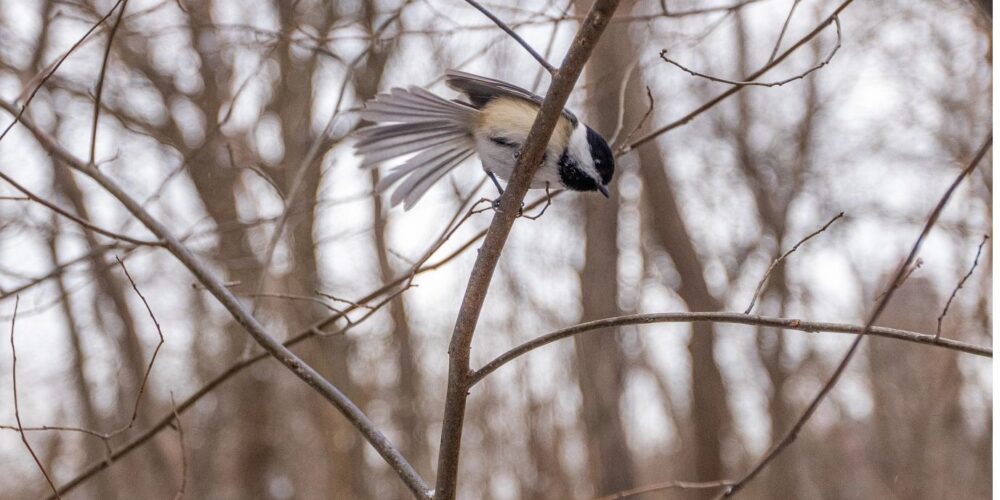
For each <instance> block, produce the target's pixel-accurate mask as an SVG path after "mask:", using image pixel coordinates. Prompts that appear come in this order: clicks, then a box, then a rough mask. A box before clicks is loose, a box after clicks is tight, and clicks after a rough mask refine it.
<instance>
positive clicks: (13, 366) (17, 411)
mask: <svg viewBox="0 0 1000 500" xmlns="http://www.w3.org/2000/svg"><path fill="white" fill-rule="evenodd" d="M20 303H21V297H15V298H14V316H13V317H12V318H11V320H10V358H11V360H10V378H11V386H12V388H13V391H14V420H16V421H17V431H18V433H19V434H20V435H21V442H22V443H24V447H25V448H27V449H28V453H30V454H31V458H32V459H34V460H35V465H37V466H38V470H40V471H42V475H43V476H45V482H47V483H49V487H50V488H52V491H53V492H55V495H56V498H62V497H61V496H59V492H58V491H57V490H56V485H55V483H53V482H52V478H51V477H49V473H48V471H46V470H45V466H44V465H42V461H41V460H39V459H38V455H36V454H35V450H33V449H32V448H31V444H30V443H28V435H27V434H26V433H25V432H24V425H23V424H22V423H21V407H20V405H19V403H18V399H17V348H16V347H14V324H15V323H16V322H17V306H18V305H20Z"/></svg>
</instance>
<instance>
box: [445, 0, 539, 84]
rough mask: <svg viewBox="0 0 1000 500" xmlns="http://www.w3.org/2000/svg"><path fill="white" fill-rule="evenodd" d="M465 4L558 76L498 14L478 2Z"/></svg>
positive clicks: (468, 1) (472, 0)
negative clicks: (486, 18) (480, 13)
mask: <svg viewBox="0 0 1000 500" xmlns="http://www.w3.org/2000/svg"><path fill="white" fill-rule="evenodd" d="M465 3H467V4H469V5H471V6H473V7H475V9H476V10H478V11H479V12H482V13H483V15H484V16H486V17H488V18H490V21H493V22H494V23H495V24H496V25H497V26H498V27H499V28H500V29H502V30H503V31H504V33H507V34H508V35H510V37H511V38H513V39H514V41H515V42H517V43H518V44H519V45H521V46H522V47H524V50H527V51H528V53H529V54H531V57H534V58H535V60H536V61H538V64H541V65H542V67H544V68H545V70H546V71H548V72H549V74H550V75H554V74H556V68H555V67H554V66H552V65H551V64H549V62H548V61H546V60H545V57H544V56H542V55H541V54H539V53H538V51H536V50H535V49H533V48H532V47H531V45H529V44H528V42H527V41H525V40H524V38H521V35H518V34H517V32H516V31H514V29H513V28H511V27H510V26H508V25H507V23H505V22H503V20H501V19H500V18H499V17H497V16H496V14H494V13H492V12H490V11H489V9H487V8H486V7H483V6H482V4H480V3H479V2H477V1H476V0H465Z"/></svg>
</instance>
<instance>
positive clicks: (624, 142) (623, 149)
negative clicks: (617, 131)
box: [615, 85, 656, 157]
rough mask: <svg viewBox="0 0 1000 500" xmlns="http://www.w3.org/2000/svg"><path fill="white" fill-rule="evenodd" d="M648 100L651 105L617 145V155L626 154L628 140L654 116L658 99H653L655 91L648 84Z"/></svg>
mask: <svg viewBox="0 0 1000 500" xmlns="http://www.w3.org/2000/svg"><path fill="white" fill-rule="evenodd" d="M646 100H648V101H649V106H648V107H647V108H646V112H645V113H644V114H643V115H642V118H640V119H639V123H636V124H635V127H633V128H632V131H631V132H629V133H628V135H626V136H625V138H624V139H622V142H621V144H619V145H618V146H616V147H615V156H616V157H617V156H621V155H623V154H625V152H626V148H627V147H628V141H630V140H632V136H633V135H635V133H636V132H638V131H639V129H641V128H642V127H643V125H645V124H646V122H647V121H649V117H651V116H653V109H654V108H655V107H656V101H655V100H654V99H653V91H652V90H650V89H649V86H648V85H647V86H646Z"/></svg>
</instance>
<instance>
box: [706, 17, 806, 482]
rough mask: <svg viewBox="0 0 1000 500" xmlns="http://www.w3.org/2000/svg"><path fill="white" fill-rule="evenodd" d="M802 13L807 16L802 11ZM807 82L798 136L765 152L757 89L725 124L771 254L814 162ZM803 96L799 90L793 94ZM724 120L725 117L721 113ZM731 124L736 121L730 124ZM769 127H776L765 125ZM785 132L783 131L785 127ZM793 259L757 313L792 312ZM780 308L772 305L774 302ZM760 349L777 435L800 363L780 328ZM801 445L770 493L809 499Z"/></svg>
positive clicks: (765, 334)
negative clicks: (757, 134)
mask: <svg viewBox="0 0 1000 500" xmlns="http://www.w3.org/2000/svg"><path fill="white" fill-rule="evenodd" d="M798 15H799V16H805V15H806V14H805V13H804V12H800V13H799V14H798ZM744 18H745V15H744V13H743V12H737V13H736V14H735V23H734V27H735V37H734V39H735V52H736V56H737V60H738V64H739V72H740V74H744V75H745V74H749V73H750V72H751V71H753V68H752V64H753V63H752V62H751V59H752V56H751V54H750V53H749V47H748V44H749V43H750V39H751V38H750V34H749V33H748V32H747V26H746V22H745V19H744ZM819 50H820V45H819V44H812V51H813V54H812V56H813V57H815V58H817V60H818V59H819V58H820V57H822V55H821V54H820V53H819ZM801 86H802V87H804V91H803V92H802V93H801V94H800V95H801V99H802V101H803V103H802V107H803V109H804V112H803V114H802V118H801V119H800V120H799V121H798V122H797V123H796V124H795V127H794V133H793V134H792V138H793V139H794V140H790V141H787V143H786V142H782V143H780V144H770V145H757V146H765V147H767V148H768V149H767V150H765V151H760V152H758V150H757V149H756V147H755V144H753V141H752V139H751V131H752V130H753V129H754V127H755V125H757V123H756V122H757V120H756V119H755V117H756V113H755V111H757V110H756V109H754V105H753V100H752V97H753V95H754V93H753V90H754V89H746V90H744V91H743V92H740V93H738V94H737V95H736V109H737V119H736V120H735V121H730V122H727V123H720V125H721V128H723V130H725V136H726V137H728V138H730V140H731V142H732V144H733V145H734V147H735V150H736V160H737V161H736V165H735V166H736V167H737V168H738V169H739V170H740V172H742V173H743V175H744V178H745V180H746V184H747V186H748V188H749V191H750V193H751V194H752V195H753V199H754V205H755V207H756V211H757V216H758V220H759V221H760V225H761V227H762V233H763V235H762V236H765V235H766V236H768V237H769V238H764V237H762V238H761V240H762V241H767V240H768V239H770V241H772V242H773V243H774V248H773V249H771V250H770V252H769V254H770V255H769V257H770V258H771V259H774V258H777V257H778V255H780V254H781V252H784V251H785V250H786V249H787V248H789V247H790V246H791V245H794V244H795V242H794V241H789V242H786V241H785V238H786V234H787V231H786V229H787V221H788V220H789V210H790V208H791V205H792V202H793V201H795V199H796V196H797V195H798V194H799V193H801V192H802V184H803V180H804V179H805V174H806V173H807V172H809V170H810V167H811V159H812V149H813V144H814V142H815V137H813V134H814V132H815V131H816V127H815V121H816V116H817V113H818V112H819V108H820V104H819V102H817V89H816V78H806V79H805V80H804V81H803V82H802V83H801ZM792 95H793V96H795V97H797V96H798V95H799V94H792ZM720 121H724V119H723V118H720ZM730 123H731V124H730ZM763 126H773V125H770V124H764V125H763ZM779 133H780V132H779ZM783 146H787V147H788V148H789V149H790V150H791V153H790V154H789V155H782V154H781V153H782V151H781V148H782V147H783ZM780 158H795V161H792V162H782V161H781V160H780ZM787 266H788V264H787V262H786V263H783V264H781V265H779V266H778V267H776V268H775V269H774V271H773V272H772V274H771V276H770V277H769V278H768V282H767V285H766V287H765V288H764V290H763V292H762V296H761V297H760V298H759V299H758V304H757V306H756V307H757V312H758V313H761V314H766V315H775V316H778V317H786V314H787V312H788V303H789V300H790V297H789V288H788V285H789V283H788V273H787V272H786V269H787ZM775 305H776V306H777V307H776V308H772V309H770V310H769V309H768V307H774V306H775ZM756 330H757V354H758V356H759V358H760V362H761V364H762V366H763V367H764V373H765V375H766V376H767V378H768V382H769V385H770V391H769V392H768V394H767V398H768V403H767V407H768V416H769V418H770V427H771V440H772V441H773V440H776V439H777V438H778V437H779V436H781V435H782V434H783V433H784V432H786V431H787V430H788V429H789V428H791V426H792V425H793V424H794V419H795V418H797V417H798V413H797V412H796V410H795V406H794V405H793V404H792V402H791V401H790V400H789V399H788V396H787V392H786V391H787V386H788V382H789V379H790V377H791V373H792V372H793V371H794V370H795V368H793V367H790V366H788V360H787V359H786V358H787V353H786V347H785V338H784V333H783V332H782V331H780V330H779V329H776V328H757V329H756ZM799 449H800V448H799V447H794V446H793V447H789V448H788V449H786V450H785V451H784V452H782V454H781V456H779V457H778V458H777V459H775V461H774V463H773V464H771V465H770V466H769V469H768V471H767V474H765V480H766V481H768V487H767V491H768V493H769V494H772V495H775V496H777V497H780V498H803V497H805V496H807V495H806V494H805V492H804V491H803V490H802V488H803V485H802V481H801V474H800V472H799V471H798V470H797V468H798V465H799V464H800V463H801V462H802V460H801V458H800V457H799V456H798V454H799Z"/></svg>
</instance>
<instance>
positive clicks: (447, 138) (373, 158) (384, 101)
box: [355, 87, 479, 210]
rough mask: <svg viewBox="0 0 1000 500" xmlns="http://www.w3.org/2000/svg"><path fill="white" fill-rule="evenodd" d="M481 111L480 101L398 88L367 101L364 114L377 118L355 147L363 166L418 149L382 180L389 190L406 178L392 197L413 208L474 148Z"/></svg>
mask: <svg viewBox="0 0 1000 500" xmlns="http://www.w3.org/2000/svg"><path fill="white" fill-rule="evenodd" d="M478 114H479V111H478V110H476V109H475V108H474V107H472V106H470V105H468V104H466V103H462V102H456V101H449V100H447V99H444V98H441V97H438V96H436V95H434V94H432V93H430V92H428V91H426V90H424V89H421V88H418V87H410V88H408V89H401V88H394V89H392V90H391V91H389V93H387V94H379V95H377V96H375V98H374V99H373V100H371V101H369V102H368V103H367V104H366V105H365V109H364V110H362V111H361V117H362V118H363V119H365V120H368V121H371V122H375V123H376V125H372V126H370V127H366V128H364V129H361V130H359V131H358V132H357V137H358V142H357V144H356V145H355V149H356V150H357V152H358V153H359V154H361V155H362V156H363V157H364V159H363V160H362V163H361V166H362V168H370V167H372V166H374V165H377V164H379V163H381V162H383V161H386V160H391V159H393V158H397V157H400V156H404V155H408V154H412V153H417V152H419V154H417V155H416V156H414V157H413V158H410V159H408V160H407V161H406V162H404V163H403V164H402V165H400V166H398V167H395V168H394V169H392V171H391V172H389V174H388V175H387V176H385V177H384V178H383V179H382V180H381V181H380V182H379V185H378V190H379V191H384V190H385V189H387V188H388V187H390V186H391V185H393V184H395V183H397V182H399V181H401V180H402V183H401V184H400V185H399V187H397V188H396V190H395V191H393V193H392V197H391V203H392V204H393V205H398V204H399V203H403V207H404V208H405V209H407V210H409V209H410V208H411V207H412V206H413V205H414V204H416V203H417V201H419V200H420V198H421V197H422V196H423V195H424V193H426V192H427V189H428V188H430V187H431V186H432V185H433V184H434V183H435V182H437V181H438V180H439V179H440V178H441V177H443V176H444V175H445V174H447V173H448V172H450V171H451V170H452V169H453V168H455V167H456V166H458V165H459V164H460V163H462V162H463V161H465V160H466V159H467V158H469V157H470V156H472V155H473V154H474V148H475V142H474V139H473V137H472V135H471V134H470V133H469V130H470V129H471V124H472V123H473V122H475V120H476V119H477V117H478Z"/></svg>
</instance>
